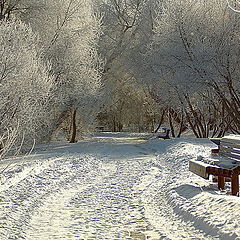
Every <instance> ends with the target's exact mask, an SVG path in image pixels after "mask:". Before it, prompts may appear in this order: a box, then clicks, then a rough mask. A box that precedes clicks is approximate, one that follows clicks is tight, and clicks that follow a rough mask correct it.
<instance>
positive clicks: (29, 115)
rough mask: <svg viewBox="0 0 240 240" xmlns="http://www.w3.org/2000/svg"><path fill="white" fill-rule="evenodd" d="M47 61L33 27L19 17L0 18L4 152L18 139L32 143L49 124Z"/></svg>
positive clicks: (0, 124)
mask: <svg viewBox="0 0 240 240" xmlns="http://www.w3.org/2000/svg"><path fill="white" fill-rule="evenodd" d="M49 71H50V65H49V64H48V63H47V62H43V49H42V48H41V45H40V42H39V38H38V36H37V35H36V34H35V33H34V32H33V31H32V29H31V28H30V27H29V26H28V25H26V24H24V23H22V22H21V21H18V20H12V21H10V20H9V21H5V20H2V21H1V22H0V93H1V94H0V139H1V143H0V144H1V152H2V154H5V153H6V152H8V151H9V150H10V149H11V148H12V147H13V146H16V145H18V144H19V143H20V142H21V141H24V143H26V142H28V143H30V144H32V143H33V142H34V140H36V141H39V140H42V139H43V138H45V137H46V135H47V134H48V131H49V128H50V122H49V118H48V117H47V116H48V111H49V109H48V106H49V102H50V101H51V91H52V89H53V87H54V81H53V77H52V76H50V74H49Z"/></svg>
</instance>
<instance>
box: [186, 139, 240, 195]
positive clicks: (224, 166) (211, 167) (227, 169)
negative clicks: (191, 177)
mask: <svg viewBox="0 0 240 240" xmlns="http://www.w3.org/2000/svg"><path fill="white" fill-rule="evenodd" d="M210 140H211V141H212V142H214V143H215V144H217V145H218V149H212V155H213V156H212V158H207V159H205V158H202V157H200V158H198V159H197V160H190V161H189V170H190V171H191V172H193V173H195V174H197V175H198V176H200V177H203V178H205V179H209V175H213V176H217V178H218V188H219V189H224V187H225V180H226V179H231V193H232V195H239V174H240V135H235V136H227V137H223V138H221V139H210Z"/></svg>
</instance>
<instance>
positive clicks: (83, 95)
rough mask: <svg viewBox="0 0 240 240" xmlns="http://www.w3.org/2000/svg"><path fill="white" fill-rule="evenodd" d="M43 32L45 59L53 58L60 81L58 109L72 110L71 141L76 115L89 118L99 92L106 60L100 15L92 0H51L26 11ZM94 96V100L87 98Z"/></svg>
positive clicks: (25, 17) (37, 28)
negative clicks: (99, 47) (102, 54)
mask: <svg viewBox="0 0 240 240" xmlns="http://www.w3.org/2000/svg"><path fill="white" fill-rule="evenodd" d="M22 19H23V20H24V21H25V22H29V23H31V26H32V27H33V29H34V31H36V32H38V33H39V34H40V40H41V42H42V45H43V46H44V52H45V59H46V60H49V61H51V64H52V69H51V72H52V74H53V75H54V76H55V81H56V83H57V91H56V98H55V99H56V102H55V105H54V107H55V109H56V112H58V113H59V114H60V115H59V116H61V117H62V113H64V112H68V111H70V110H71V111H72V114H71V115H72V119H71V122H72V130H73V131H72V136H71V137H70V141H71V142H75V137H76V116H77V114H76V113H77V111H78V110H80V109H81V112H79V113H78V115H80V116H82V118H83V119H86V116H85V115H86V114H88V111H85V109H87V108H93V107H95V106H97V105H96V104H94V105H92V104H91V102H92V101H94V100H93V99H96V98H97V97H98V95H99V90H100V88H101V69H102V62H101V59H100V57H99V55H98V52H97V44H98V39H99V37H100V34H101V29H100V18H98V17H97V16H96V14H95V13H94V10H93V6H92V2H91V1H90V0H89V1H84V0H68V1H65V0H55V1H52V0H47V1H44V2H43V3H41V6H39V7H38V8H37V9H36V10H34V9H31V10H30V11H27V12H25V13H24V14H22ZM90 97H92V98H93V99H92V100H91V101H86V99H89V98H90ZM58 118H59V117H58Z"/></svg>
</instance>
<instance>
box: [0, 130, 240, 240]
mask: <svg viewBox="0 0 240 240" xmlns="http://www.w3.org/2000/svg"><path fill="white" fill-rule="evenodd" d="M142 137H143V135H142V136H141V135H137V134H110V133H109V134H107V133H106V134H102V135H98V136H95V137H93V138H90V139H88V140H85V141H82V142H79V143H76V144H67V143H66V144H55V145H51V146H50V148H48V149H47V150H45V151H40V150H38V151H36V154H34V155H29V156H26V157H24V158H19V159H17V160H14V161H13V160H11V162H12V164H11V165H10V166H9V167H8V169H7V170H6V171H5V172H4V174H3V176H2V178H1V186H0V239H1V240H5V239H6V240H7V239H29V240H35V239H36V240H37V239H39V240H40V239H41V240H44V239H50V240H51V239H53V240H54V239H69V240H73V239H74V240H75V239H77V240H79V239H84V240H85V239H86V240H91V239H96V240H100V239H106V240H107V239H109V240H117V239H121V240H127V239H129V240H130V239H136V240H137V239H139V240H145V239H149V240H157V239H172V240H177V239H179V240H181V239H195V240H197V239H226V240H231V239H240V238H238V237H239V236H240V225H239V223H240V202H239V198H237V197H232V196H227V195H226V194H225V193H221V192H219V191H218V190H217V189H216V187H215V186H212V185H210V183H209V182H207V181H205V180H201V179H199V178H198V177H196V176H193V175H192V174H191V173H189V171H188V159H190V158H192V157H195V156H196V155H199V154H201V155H207V154H209V149H210V145H211V144H210V143H208V142H207V141H206V140H202V142H201V140H198V141H197V140H195V142H192V141H193V140H185V141H183V140H179V139H178V140H166V141H163V140H150V141H146V140H144V139H143V138H142ZM8 162H9V161H6V163H3V164H2V165H1V167H2V168H4V167H5V166H6V164H8ZM233 209H234V211H233ZM223 210H224V213H223ZM233 214H234V216H232V215H233Z"/></svg>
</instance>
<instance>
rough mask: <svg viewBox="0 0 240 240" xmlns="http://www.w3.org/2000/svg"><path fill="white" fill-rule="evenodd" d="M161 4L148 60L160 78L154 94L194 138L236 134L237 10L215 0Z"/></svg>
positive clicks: (239, 50)
mask: <svg viewBox="0 0 240 240" xmlns="http://www.w3.org/2000/svg"><path fill="white" fill-rule="evenodd" d="M161 7H162V11H160V12H159V13H158V16H157V18H156V25H155V30H154V31H155V34H154V37H153V42H152V44H151V51H150V53H151V55H149V57H148V59H149V60H150V61H151V64H150V66H151V68H152V70H153V75H154V73H156V75H157V77H158V78H161V81H155V83H154V85H155V86H158V91H157V93H155V96H157V98H160V99H161V102H162V103H164V102H166V103H167V104H163V108H164V109H165V110H166V109H167V111H168V115H169V121H170V126H171V118H173V117H174V115H175V116H177V118H176V121H175V122H176V123H178V122H180V124H176V125H178V128H179V131H180V132H181V131H182V130H184V129H186V128H189V129H191V130H192V131H193V133H194V134H195V136H196V137H208V136H209V135H210V134H211V135H212V136H222V135H223V134H224V133H225V132H226V131H230V132H233V133H239V129H240V122H239V121H240V118H239V116H240V115H239V114H240V105H239V104H240V102H239V100H240V98H239V84H240V81H239V73H240V72H239V70H240V65H239V60H240V55H239V54H240V48H239V37H240V32H239V27H240V15H239V14H237V13H236V12H234V11H232V10H231V9H230V8H229V7H228V5H227V4H226V2H224V1H219V0H214V1H211V3H209V2H206V1H204V0H199V1H193V0H188V1H181V0H179V1H178V0H177V1H175V0H174V1H166V2H165V3H162V6H161ZM160 82H161V84H162V83H163V84H164V87H162V86H163V85H162V86H159V83H160ZM164 89H168V90H169V93H168V94H167V95H166V94H164V91H165V90H164ZM179 120H181V121H179ZM183 126H184V127H183ZM171 128H172V132H174V129H173V127H172V126H171Z"/></svg>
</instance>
